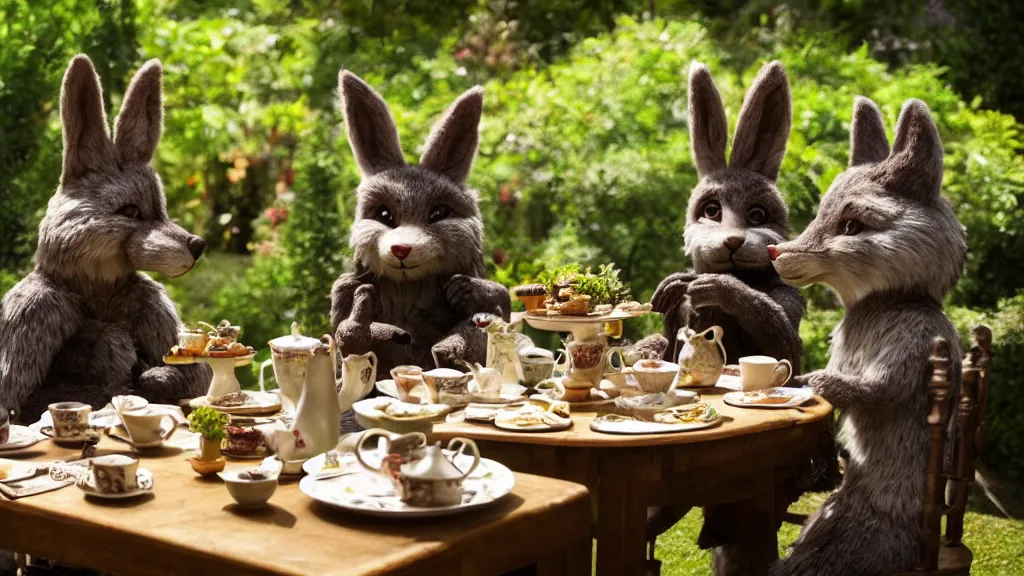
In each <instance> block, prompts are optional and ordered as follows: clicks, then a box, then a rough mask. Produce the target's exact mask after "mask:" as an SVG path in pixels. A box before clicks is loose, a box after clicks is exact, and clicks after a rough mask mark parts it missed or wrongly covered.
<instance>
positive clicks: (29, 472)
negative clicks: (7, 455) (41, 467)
mask: <svg viewBox="0 0 1024 576" xmlns="http://www.w3.org/2000/svg"><path fill="white" fill-rule="evenodd" d="M37 469H38V468H37V466H36V465H35V464H33V463H32V462H18V461H16V460H4V459H0V472H3V473H4V474H3V476H4V477H3V478H0V484H4V483H7V482H18V481H20V480H26V479H28V478H32V477H34V476H35V475H36V471H37Z"/></svg>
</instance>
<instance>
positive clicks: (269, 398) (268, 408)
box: [188, 390, 281, 416]
mask: <svg viewBox="0 0 1024 576" xmlns="http://www.w3.org/2000/svg"><path fill="white" fill-rule="evenodd" d="M242 392H244V393H245V395H246V396H248V397H249V398H250V399H252V400H254V401H255V402H256V404H247V405H245V406H210V402H209V398H207V397H206V396H199V397H198V398H193V399H191V400H189V402H188V405H189V407H190V408H192V409H193V410H195V409H196V408H199V407H200V406H209V407H210V408H213V409H214V410H216V411H218V412H222V413H224V414H239V415H249V416H260V415H265V414H276V413H278V412H280V411H281V397H280V396H279V395H277V394H271V393H270V392H256V391H253V390H243V391H242Z"/></svg>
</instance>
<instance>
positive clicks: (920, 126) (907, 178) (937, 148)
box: [879, 98, 944, 198]
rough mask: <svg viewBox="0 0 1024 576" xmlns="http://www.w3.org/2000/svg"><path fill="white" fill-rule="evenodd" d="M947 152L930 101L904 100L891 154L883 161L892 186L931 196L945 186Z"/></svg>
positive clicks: (886, 178)
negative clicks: (945, 156)
mask: <svg viewBox="0 0 1024 576" xmlns="http://www.w3.org/2000/svg"><path fill="white" fill-rule="evenodd" d="M943 158H944V152H943V149H942V140H941V139H940V138H939V129H938V127H937V126H936V125H935V121H934V120H932V114H931V111H930V110H928V105H927V104H925V103H924V102H922V101H920V100H917V99H913V98H912V99H910V100H907V101H906V102H904V103H903V109H902V110H901V111H900V117H899V119H898V120H897V121H896V136H895V137H894V138H893V141H892V152H891V153H890V154H889V158H887V159H886V160H885V162H883V163H882V164H880V165H879V166H880V168H881V169H882V184H883V185H884V186H885V187H886V189H888V190H892V191H894V192H900V193H903V194H907V195H913V196H916V197H918V198H929V197H932V196H935V195H938V194H939V191H940V189H941V188H942V170H943Z"/></svg>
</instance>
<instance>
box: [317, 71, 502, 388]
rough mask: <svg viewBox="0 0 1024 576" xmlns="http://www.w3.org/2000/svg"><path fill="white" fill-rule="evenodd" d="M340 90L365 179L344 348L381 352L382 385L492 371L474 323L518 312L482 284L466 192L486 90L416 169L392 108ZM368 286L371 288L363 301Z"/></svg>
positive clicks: (475, 225)
mask: <svg viewBox="0 0 1024 576" xmlns="http://www.w3.org/2000/svg"><path fill="white" fill-rule="evenodd" d="M338 84H339V92H340V94H341V106H342V110H343V112H344V115H345V124H346V126H347V128H348V136H349V140H350V143H351V145H352V151H353V153H354V154H355V157H356V161H357V162H358V163H359V168H360V170H361V172H362V176H363V180H362V183H361V184H360V185H359V189H358V192H357V194H358V203H357V206H356V217H355V222H353V224H352V231H351V238H350V242H351V245H352V248H353V249H354V251H355V270H354V271H353V272H351V273H346V274H343V275H342V276H341V277H340V278H338V280H337V281H336V282H335V283H334V288H333V290H332V293H331V325H332V327H333V329H334V330H335V332H336V336H337V342H338V345H339V350H340V351H341V352H342V353H343V354H352V353H360V354H361V353H366V352H368V351H370V350H373V351H374V352H375V353H376V354H377V357H378V359H379V365H378V368H377V375H378V378H387V377H388V372H389V371H390V370H391V368H393V367H395V366H399V365H403V364H412V365H416V366H422V367H427V368H429V367H431V366H433V365H435V364H436V365H438V366H444V367H450V368H454V367H456V365H455V361H456V360H459V359H465V360H468V361H471V362H483V361H484V360H485V358H484V356H485V354H486V347H487V338H486V334H485V333H484V332H483V331H482V330H480V329H478V328H477V327H476V326H474V325H473V324H472V323H471V322H470V318H472V316H473V315H474V314H476V313H478V312H487V313H495V312H499V311H500V314H501V315H502V317H503V318H504V319H505V320H506V321H507V320H508V319H509V314H510V313H511V309H512V303H511V299H510V297H509V293H508V289H506V288H505V287H504V286H502V285H501V284H498V283H497V282H492V281H489V280H486V279H485V278H484V260H483V219H482V218H481V215H480V209H479V207H478V206H477V195H476V193H475V192H474V191H471V190H469V189H468V188H467V187H466V177H467V176H468V175H469V170H470V168H471V167H472V165H473V159H474V157H475V156H476V150H477V141H478V138H479V137H478V135H477V126H478V124H479V122H480V114H481V112H482V109H483V89H482V88H480V87H476V88H473V89H470V90H468V91H467V92H466V93H464V94H462V95H461V96H460V97H459V98H458V99H457V100H456V101H455V103H454V104H452V105H451V107H449V108H448V110H447V111H446V112H445V114H444V116H443V117H442V118H441V119H440V120H438V122H437V124H436V125H435V126H434V128H433V131H432V132H431V134H430V136H429V138H428V139H427V143H426V145H425V146H424V149H423V155H422V156H421V157H420V163H419V165H418V166H414V165H409V164H406V162H405V156H404V155H403V153H402V148H401V145H400V144H399V140H398V130H397V128H396V127H395V123H394V120H393V119H392V117H391V112H390V110H389V109H388V106H387V104H386V103H385V102H384V99H383V98H381V96H380V95H379V94H377V92H376V91H374V90H373V88H371V87H370V86H368V85H367V84H366V83H365V82H363V81H362V80H361V79H359V78H358V77H357V76H356V75H354V74H352V73H350V72H348V71H344V70H343V71H342V72H341V74H340V75H339V79H338ZM366 285H372V288H370V287H369V286H368V287H367V288H365V289H363V290H358V291H357V289H358V288H359V287H360V286H366ZM355 299H360V300H363V299H372V305H371V306H370V308H372V311H373V312H372V314H371V318H372V323H371V324H370V325H369V326H367V325H366V323H365V321H364V322H360V321H359V320H357V319H355V317H352V316H351V312H352V310H353V304H354V300H355ZM356 316H359V315H356Z"/></svg>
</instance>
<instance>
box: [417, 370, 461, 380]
mask: <svg viewBox="0 0 1024 576" xmlns="http://www.w3.org/2000/svg"><path fill="white" fill-rule="evenodd" d="M465 374H466V373H465V372H459V371H458V370H455V369H452V368H434V369H433V370H427V371H426V372H424V373H423V375H424V376H433V377H434V378H458V377H459V376H465Z"/></svg>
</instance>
